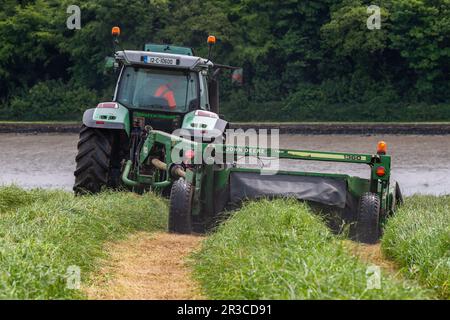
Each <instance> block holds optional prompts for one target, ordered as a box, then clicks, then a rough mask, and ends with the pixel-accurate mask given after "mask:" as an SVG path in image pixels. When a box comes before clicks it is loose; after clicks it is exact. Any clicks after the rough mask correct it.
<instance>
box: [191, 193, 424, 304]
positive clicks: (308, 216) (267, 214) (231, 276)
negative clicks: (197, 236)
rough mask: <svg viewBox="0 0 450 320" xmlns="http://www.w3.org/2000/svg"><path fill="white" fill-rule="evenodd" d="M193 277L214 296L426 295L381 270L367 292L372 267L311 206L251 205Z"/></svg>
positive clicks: (198, 256) (208, 245)
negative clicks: (375, 286) (378, 282)
mask: <svg viewBox="0 0 450 320" xmlns="http://www.w3.org/2000/svg"><path fill="white" fill-rule="evenodd" d="M193 259H194V268H195V277H196V278H197V279H198V280H199V281H200V283H201V284H202V286H203V288H204V290H205V293H206V295H207V296H209V297H211V298H214V299H423V298H428V297H429V295H428V293H427V291H426V290H424V289H422V288H420V287H419V286H417V285H416V284H414V283H409V282H400V281H399V280H397V279H394V278H393V277H392V276H390V275H386V274H383V273H382V277H381V287H380V289H370V288H369V287H368V286H367V284H368V275H367V274H366V272H367V271H368V269H367V267H368V265H366V264H364V263H363V262H361V261H360V260H358V258H356V257H354V256H352V255H351V254H350V253H349V252H348V251H347V249H346V248H345V247H344V245H343V243H342V241H340V240H339V239H338V238H336V237H335V236H334V235H332V234H331V232H330V231H329V230H328V228H327V227H326V226H325V224H324V223H323V222H322V221H321V219H320V218H319V217H318V216H316V215H314V214H312V213H311V212H310V210H309V208H308V206H307V205H305V204H302V203H298V202H297V201H295V200H276V201H267V200H262V201H259V202H255V203H249V204H247V205H245V206H244V208H243V209H242V210H240V211H238V212H236V213H235V214H234V216H233V217H232V218H231V219H230V220H229V221H227V222H225V223H224V224H223V225H222V226H220V227H219V229H218V231H217V232H216V233H214V234H213V235H211V236H210V237H209V238H208V239H207V240H206V241H205V243H204V246H203V248H202V249H201V250H200V251H199V252H197V253H195V254H194V255H193Z"/></svg>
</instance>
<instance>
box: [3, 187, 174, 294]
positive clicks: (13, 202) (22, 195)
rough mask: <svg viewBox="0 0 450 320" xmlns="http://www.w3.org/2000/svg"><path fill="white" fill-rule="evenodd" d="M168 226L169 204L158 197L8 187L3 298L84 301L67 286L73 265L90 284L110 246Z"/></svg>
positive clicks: (4, 194) (4, 200)
mask: <svg viewBox="0 0 450 320" xmlns="http://www.w3.org/2000/svg"><path fill="white" fill-rule="evenodd" d="M166 221H167V208H166V203H165V201H163V200H161V199H160V198H158V197H156V196H154V195H152V194H146V195H144V196H137V195H135V194H132V193H104V194H100V195H96V196H85V197H79V198H75V197H74V196H73V195H72V194H70V193H67V192H63V191H43V190H32V191H24V190H21V189H19V188H16V187H2V188H0V298H2V299H66V298H83V297H84V296H83V294H82V293H81V291H80V290H72V289H70V288H68V287H67V286H66V280H67V268H68V267H69V266H78V267H80V268H81V280H82V281H86V280H88V279H89V272H91V271H93V270H94V269H95V267H96V265H97V264H96V261H97V259H98V258H100V257H103V256H104V254H105V253H104V251H103V244H104V242H105V241H111V240H116V239H121V238H122V237H124V236H125V235H126V234H128V233H129V232H132V231H136V230H145V231H153V230H163V229H164V228H165V226H166ZM143 254H146V253H143Z"/></svg>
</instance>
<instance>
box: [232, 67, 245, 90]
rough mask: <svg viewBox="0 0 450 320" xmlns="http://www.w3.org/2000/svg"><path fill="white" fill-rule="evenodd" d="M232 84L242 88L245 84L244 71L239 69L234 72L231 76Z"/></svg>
mask: <svg viewBox="0 0 450 320" xmlns="http://www.w3.org/2000/svg"><path fill="white" fill-rule="evenodd" d="M231 82H232V83H233V84H236V85H238V86H242V85H243V84H244V69H242V68H239V69H235V70H233V73H232V75H231Z"/></svg>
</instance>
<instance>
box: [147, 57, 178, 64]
mask: <svg viewBox="0 0 450 320" xmlns="http://www.w3.org/2000/svg"><path fill="white" fill-rule="evenodd" d="M144 62H145V63H149V64H158V65H163V66H176V65H177V59H173V58H163V57H152V56H145V57H144Z"/></svg>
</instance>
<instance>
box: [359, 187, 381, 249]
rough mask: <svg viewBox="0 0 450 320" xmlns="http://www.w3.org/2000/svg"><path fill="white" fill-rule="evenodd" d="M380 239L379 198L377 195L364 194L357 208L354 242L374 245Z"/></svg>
mask: <svg viewBox="0 0 450 320" xmlns="http://www.w3.org/2000/svg"><path fill="white" fill-rule="evenodd" d="M379 238H380V198H379V196H378V195H377V194H375V193H371V192H367V193H364V194H363V195H362V196H361V198H360V200H359V206H358V218H357V222H356V240H357V241H359V242H362V243H367V244H374V243H377V242H378V240H379Z"/></svg>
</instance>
